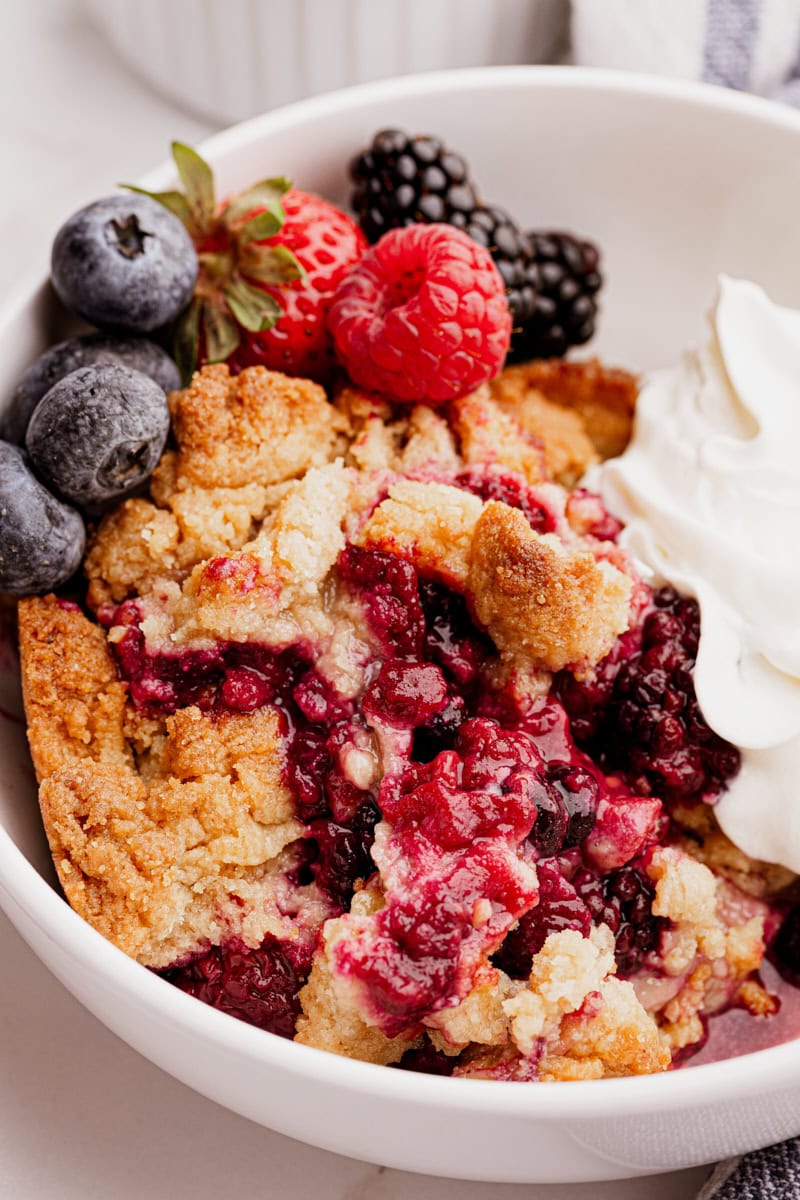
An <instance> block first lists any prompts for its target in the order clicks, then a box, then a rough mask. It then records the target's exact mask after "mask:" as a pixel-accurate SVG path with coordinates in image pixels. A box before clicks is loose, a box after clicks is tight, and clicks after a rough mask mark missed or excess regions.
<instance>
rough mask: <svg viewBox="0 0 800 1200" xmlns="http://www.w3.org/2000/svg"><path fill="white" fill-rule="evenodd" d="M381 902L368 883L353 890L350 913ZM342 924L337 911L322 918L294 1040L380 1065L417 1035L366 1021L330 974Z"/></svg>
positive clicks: (367, 912) (371, 909)
mask: <svg viewBox="0 0 800 1200" xmlns="http://www.w3.org/2000/svg"><path fill="white" fill-rule="evenodd" d="M382 907H383V896H382V894H381V891H380V888H379V887H378V886H377V885H376V884H370V885H369V886H368V887H366V888H363V889H362V890H361V891H360V892H356V894H355V896H353V900H352V903H351V906H350V914H351V916H356V917H369V916H371V915H372V914H373V913H375V912H377V911H378V910H379V909H380V908H382ZM343 925H344V922H343V920H342V918H341V917H339V918H336V919H334V920H331V921H327V922H326V923H325V927H324V930H323V935H322V936H323V950H322V952H318V953H317V954H316V955H315V957H314V965H313V967H312V968H311V974H310V975H309V977H308V982H307V983H306V985H305V987H303V988H301V990H300V1004H301V1006H302V1013H301V1015H300V1017H299V1018H298V1021H297V1033H296V1034H295V1041H297V1042H301V1043H302V1044H303V1045H305V1046H316V1047H317V1049H319V1050H329V1051H330V1052H331V1053H332V1054H341V1055H343V1056H344V1057H345V1058H358V1059H361V1061H362V1062H372V1063H381V1064H383V1065H384V1066H385V1065H388V1064H389V1063H394V1062H398V1061H399V1060H400V1059H401V1058H402V1057H403V1055H404V1054H405V1052H406V1050H410V1049H411V1048H412V1047H413V1046H417V1045H419V1044H420V1040H419V1038H417V1037H394V1038H388V1037H386V1035H385V1034H384V1033H382V1032H381V1031H380V1029H376V1028H375V1027H374V1026H373V1025H368V1024H367V1023H366V1021H365V1020H364V1018H363V1016H362V1015H361V1012H360V1010H359V1008H358V1005H357V1003H356V1001H355V999H354V998H353V997H350V996H349V995H348V994H347V989H346V986H345V985H344V982H343V980H342V977H341V976H340V975H338V974H337V975H336V976H334V973H333V972H332V970H331V967H330V962H329V959H328V955H327V954H326V951H327V949H328V947H329V946H330V944H331V942H332V941H335V940H336V937H337V936H338V935H339V934H340V933H341V932H342V929H343Z"/></svg>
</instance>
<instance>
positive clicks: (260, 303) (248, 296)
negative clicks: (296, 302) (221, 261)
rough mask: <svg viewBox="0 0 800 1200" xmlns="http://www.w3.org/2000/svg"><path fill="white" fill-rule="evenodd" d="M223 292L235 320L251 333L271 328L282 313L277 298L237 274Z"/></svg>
mask: <svg viewBox="0 0 800 1200" xmlns="http://www.w3.org/2000/svg"><path fill="white" fill-rule="evenodd" d="M224 292H225V299H226V300H227V301H228V306H229V307H230V310H231V312H232V313H233V315H234V316H235V317H236V320H237V321H238V322H239V324H240V325H241V326H242V327H243V328H244V329H248V330H249V331H250V332H251V333H263V332H264V331H265V330H267V329H272V326H273V325H274V324H275V322H276V321H277V320H278V318H279V317H280V316H281V314H282V309H281V306H280V304H278V301H277V300H275V299H274V298H273V297H272V296H270V295H269V294H268V293H267V292H262V290H261V288H258V287H254V286H253V284H251V283H248V282H247V280H246V279H242V278H241V277H239V276H237V277H236V278H235V279H234V280H233V281H232V282H231V283H229V284H228V286H227V287H226V288H225V289H224Z"/></svg>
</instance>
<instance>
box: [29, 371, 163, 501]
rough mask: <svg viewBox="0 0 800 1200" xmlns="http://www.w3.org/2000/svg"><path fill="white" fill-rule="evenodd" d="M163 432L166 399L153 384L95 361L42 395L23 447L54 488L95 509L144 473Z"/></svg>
mask: <svg viewBox="0 0 800 1200" xmlns="http://www.w3.org/2000/svg"><path fill="white" fill-rule="evenodd" d="M168 432H169V409H168V408H167V398H166V396H165V395H164V392H163V390H162V389H161V388H160V387H159V386H158V384H157V383H154V382H153V380H152V379H149V378H148V377H147V375H143V374H142V372H141V371H134V370H132V369H131V368H130V367H124V366H122V364H121V363H94V364H93V365H91V366H88V367H79V368H78V370H77V371H73V372H72V373H71V374H69V375H67V376H65V377H64V379H60V380H59V381H58V383H56V384H54V385H53V386H52V387H51V388H50V391H49V392H47V393H46V394H45V395H44V396H43V397H42V399H41V400H40V401H39V403H38V404H37V406H36V408H35V409H34V412H33V416H32V417H31V419H30V424H29V425H28V432H27V435H26V438H25V446H26V449H27V451H28V454H29V455H30V459H31V463H32V465H33V468H34V470H35V471H36V472H37V474H39V475H40V476H41V478H42V479H43V480H44V481H45V482H46V483H47V484H48V486H50V487H52V489H53V491H55V492H56V493H58V494H59V495H60V496H62V497H63V498H64V499H65V500H69V501H71V502H72V503H73V504H76V505H77V506H78V507H79V508H83V509H86V510H88V511H90V512H92V511H98V510H99V509H101V508H103V507H104V506H105V505H106V504H108V502H109V501H111V500H116V499H118V498H119V497H120V496H125V495H127V494H128V493H129V492H132V491H134V490H135V489H136V488H137V487H138V486H139V485H140V484H141V483H143V482H144V481H145V479H147V477H148V475H149V474H150V472H151V471H152V470H153V467H154V466H155V465H156V463H157V462H158V460H159V458H160V457H161V451H162V450H163V449H164V443H165V442H166V440H167V433H168Z"/></svg>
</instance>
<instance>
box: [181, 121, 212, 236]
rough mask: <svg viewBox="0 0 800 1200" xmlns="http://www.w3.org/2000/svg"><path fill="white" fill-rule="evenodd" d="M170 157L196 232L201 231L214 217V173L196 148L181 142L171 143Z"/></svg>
mask: <svg viewBox="0 0 800 1200" xmlns="http://www.w3.org/2000/svg"><path fill="white" fill-rule="evenodd" d="M172 157H173V158H174V160H175V166H176V167H177V168H178V174H179V175H180V179H181V183H182V184H183V190H184V191H185V192H186V199H187V201H188V203H189V210H190V212H191V214H192V220H193V221H194V224H195V227H196V229H197V230H198V232H203V230H205V229H207V228H208V226H209V225H210V224H211V222H212V221H213V219H214V175H213V173H212V171H211V167H210V166H209V165H208V163H207V162H206V161H205V159H203V158H201V157H200V155H199V154H198V153H197V151H196V150H193V149H192V147H191V146H186V145H185V144H184V143H183V142H173V143H172Z"/></svg>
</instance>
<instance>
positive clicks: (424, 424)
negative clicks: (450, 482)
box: [394, 404, 463, 476]
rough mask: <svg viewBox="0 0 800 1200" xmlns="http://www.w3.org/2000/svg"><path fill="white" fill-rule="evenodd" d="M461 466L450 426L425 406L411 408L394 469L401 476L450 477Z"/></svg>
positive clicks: (419, 405)
mask: <svg viewBox="0 0 800 1200" xmlns="http://www.w3.org/2000/svg"><path fill="white" fill-rule="evenodd" d="M462 465H463V463H462V460H461V458H460V456H459V454H458V451H457V450H456V444H455V441H454V439H453V434H452V432H451V430H450V427H449V425H448V424H447V422H446V421H445V420H444V418H443V417H441V416H440V415H439V413H437V412H434V411H433V409H432V408H428V407H427V406H426V405H424V404H418V405H417V406H416V407H415V408H412V410H411V413H410V414H409V417H408V424H407V426H406V428H405V431H404V435H403V441H402V447H401V449H400V451H399V453H398V455H397V457H396V460H395V463H394V467H395V470H397V471H399V472H400V473H401V474H406V475H424V474H426V473H427V472H435V473H438V474H440V475H445V476H449V475H453V474H455V473H456V472H457V471H458V470H459V469H460V468H461V466H462Z"/></svg>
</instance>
